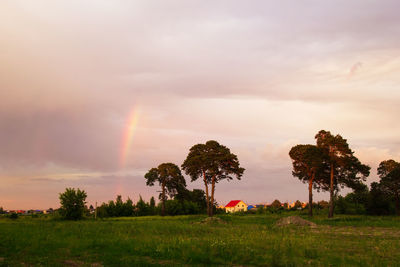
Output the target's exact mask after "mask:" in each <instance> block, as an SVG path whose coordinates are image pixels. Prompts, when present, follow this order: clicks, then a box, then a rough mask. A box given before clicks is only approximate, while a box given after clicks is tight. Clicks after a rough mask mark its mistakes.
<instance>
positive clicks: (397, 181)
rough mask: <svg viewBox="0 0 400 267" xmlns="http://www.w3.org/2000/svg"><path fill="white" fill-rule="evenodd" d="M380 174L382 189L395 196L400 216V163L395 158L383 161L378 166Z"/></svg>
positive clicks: (397, 212) (397, 211)
mask: <svg viewBox="0 0 400 267" xmlns="http://www.w3.org/2000/svg"><path fill="white" fill-rule="evenodd" d="M378 175H379V177H380V178H381V181H380V182H379V186H380V188H381V190H382V191H383V192H384V193H385V194H387V195H389V196H390V197H393V198H394V200H395V203H396V206H395V207H396V214H397V215H398V216H400V163H399V162H396V161H394V160H393V159H389V160H384V161H382V162H381V163H380V164H379V167H378Z"/></svg>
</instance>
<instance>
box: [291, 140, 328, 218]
mask: <svg viewBox="0 0 400 267" xmlns="http://www.w3.org/2000/svg"><path fill="white" fill-rule="evenodd" d="M289 156H290V158H291V159H292V164H293V171H292V174H293V176H294V177H297V178H299V179H300V180H301V181H302V182H303V183H308V215H309V216H312V215H313V212H312V206H313V205H312V203H313V195H312V189H313V187H315V188H319V187H320V186H321V184H323V183H324V181H323V179H324V178H325V176H324V175H323V166H324V159H325V154H324V152H323V150H322V149H321V148H319V147H317V146H315V145H296V146H294V147H292V149H291V150H290V152H289Z"/></svg>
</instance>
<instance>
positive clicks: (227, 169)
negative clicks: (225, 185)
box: [181, 140, 245, 216]
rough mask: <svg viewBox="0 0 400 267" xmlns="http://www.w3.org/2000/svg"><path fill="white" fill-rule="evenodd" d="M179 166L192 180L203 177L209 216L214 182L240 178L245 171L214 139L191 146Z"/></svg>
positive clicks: (211, 208) (231, 154)
mask: <svg viewBox="0 0 400 267" xmlns="http://www.w3.org/2000/svg"><path fill="white" fill-rule="evenodd" d="M181 167H182V169H183V170H184V171H185V173H186V174H187V175H189V176H190V177H191V179H192V182H193V181H195V180H197V179H199V178H202V179H203V182H204V185H205V191H206V203H207V213H208V215H209V216H212V215H213V211H214V208H213V205H214V201H215V197H214V192H215V184H216V183H218V182H220V181H222V180H224V179H226V180H228V181H229V180H232V179H233V178H234V177H236V178H237V179H238V180H240V179H241V177H242V175H243V172H244V171H245V169H244V168H242V167H240V163H239V160H238V158H237V156H236V155H235V154H233V153H231V151H230V149H229V148H227V147H226V146H223V145H220V144H219V143H218V142H217V141H214V140H210V141H207V142H206V143H205V144H197V145H194V146H192V147H191V148H190V151H189V154H188V155H187V157H186V159H185V161H184V162H183V164H182V166H181ZM209 185H211V190H210V191H211V192H210V191H209Z"/></svg>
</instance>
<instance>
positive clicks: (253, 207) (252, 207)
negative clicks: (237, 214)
mask: <svg viewBox="0 0 400 267" xmlns="http://www.w3.org/2000/svg"><path fill="white" fill-rule="evenodd" d="M251 209H256V207H255V206H253V205H248V206H247V210H251Z"/></svg>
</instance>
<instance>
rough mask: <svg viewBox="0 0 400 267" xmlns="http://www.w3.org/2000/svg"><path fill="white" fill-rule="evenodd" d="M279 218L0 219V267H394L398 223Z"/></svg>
mask: <svg viewBox="0 0 400 267" xmlns="http://www.w3.org/2000/svg"><path fill="white" fill-rule="evenodd" d="M281 216H285V215H274V214H273V215H246V216H221V218H222V219H223V220H224V221H225V222H226V224H221V223H213V224H198V223H196V222H199V221H201V220H202V219H203V218H205V217H204V216H177V217H165V218H162V217H157V216H154V217H136V218H135V217H134V218H115V219H107V220H97V221H94V220H85V221H78V222H74V221H55V220H49V219H46V218H29V217H21V218H19V219H17V220H14V221H13V220H10V219H7V218H1V219H0V266H23V265H25V266H26V265H34V266H159V265H166V266H187V265H197V266H204V265H207V266H306V265H307V266H309V265H311V266H399V265H400V219H399V218H396V217H367V216H336V217H335V218H334V219H327V218H326V217H325V216H321V215H318V216H316V217H315V218H314V219H313V221H314V222H316V223H317V224H318V227H317V228H316V229H309V228H296V227H287V228H277V227H275V226H274V224H275V222H276V220H277V219H279V217H281ZM305 218H306V217H305Z"/></svg>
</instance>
